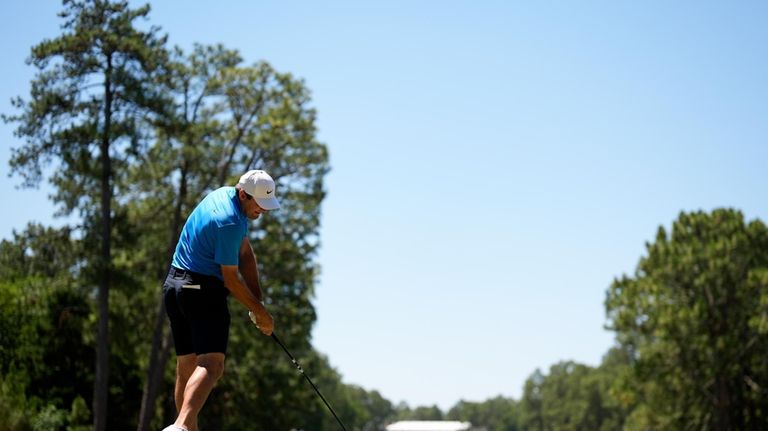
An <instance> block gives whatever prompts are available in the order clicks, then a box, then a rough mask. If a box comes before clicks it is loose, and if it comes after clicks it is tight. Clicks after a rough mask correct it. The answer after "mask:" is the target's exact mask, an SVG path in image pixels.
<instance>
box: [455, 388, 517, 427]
mask: <svg viewBox="0 0 768 431" xmlns="http://www.w3.org/2000/svg"><path fill="white" fill-rule="evenodd" d="M519 414H520V408H519V406H518V403H517V402H516V401H515V400H513V399H511V398H504V397H502V396H498V397H495V398H490V399H488V400H486V401H484V402H481V403H473V402H468V401H463V400H462V401H459V402H458V403H456V405H455V406H453V407H452V408H451V409H450V410H449V411H448V414H447V415H446V419H447V420H456V421H463V422H471V423H472V424H473V425H474V426H482V427H485V428H486V429H487V430H488V431H519V430H522V428H521V427H520V425H519V423H520V419H519Z"/></svg>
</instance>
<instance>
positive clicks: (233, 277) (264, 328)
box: [221, 265, 274, 335]
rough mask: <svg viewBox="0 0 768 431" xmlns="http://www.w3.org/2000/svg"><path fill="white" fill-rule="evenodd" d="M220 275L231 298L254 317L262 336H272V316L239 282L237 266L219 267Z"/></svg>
mask: <svg viewBox="0 0 768 431" xmlns="http://www.w3.org/2000/svg"><path fill="white" fill-rule="evenodd" d="M221 275H222V276H223V277H224V286H226V287H227V289H229V291H230V292H231V293H232V296H234V297H235V299H237V300H238V301H240V302H241V303H242V304H243V305H245V306H246V307H247V308H248V310H250V311H251V312H252V313H253V314H254V315H255V316H256V322H257V325H258V327H259V329H260V330H261V332H263V333H264V335H272V329H273V328H274V321H273V320H272V316H271V315H270V314H269V312H267V309H266V308H264V305H263V304H262V303H261V301H260V300H259V299H257V298H256V296H254V294H253V292H251V290H250V289H249V288H248V287H246V285H245V284H243V282H242V281H240V277H239V276H238V272H237V266H235V265H221Z"/></svg>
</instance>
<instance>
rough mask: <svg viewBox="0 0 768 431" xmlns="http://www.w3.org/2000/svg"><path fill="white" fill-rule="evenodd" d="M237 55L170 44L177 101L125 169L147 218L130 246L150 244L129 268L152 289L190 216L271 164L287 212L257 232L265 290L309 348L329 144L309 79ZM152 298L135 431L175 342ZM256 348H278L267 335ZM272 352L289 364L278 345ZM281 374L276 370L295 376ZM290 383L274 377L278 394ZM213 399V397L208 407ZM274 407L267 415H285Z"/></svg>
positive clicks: (133, 218)
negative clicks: (320, 136)
mask: <svg viewBox="0 0 768 431" xmlns="http://www.w3.org/2000/svg"><path fill="white" fill-rule="evenodd" d="M242 62H243V60H242V58H241V57H240V55H239V53H238V52H237V51H234V50H229V49H226V48H224V47H223V46H221V45H217V46H200V45H197V46H195V48H194V50H193V52H192V53H191V54H189V55H185V54H184V53H183V52H182V50H181V49H178V48H177V49H176V50H175V53H174V56H173V61H172V63H171V67H170V72H171V73H170V74H169V82H168V87H167V89H168V92H169V93H168V96H167V97H169V99H171V100H173V103H172V104H170V105H169V106H170V107H171V109H169V111H168V112H167V115H166V116H165V117H163V118H161V119H158V121H157V123H156V128H155V132H154V136H155V137H156V139H155V141H154V142H153V143H152V144H151V145H150V146H149V147H148V148H147V149H146V151H142V152H141V154H142V155H143V156H142V157H141V158H140V160H139V161H138V162H137V163H135V164H133V165H131V166H130V167H129V171H128V175H127V179H128V181H127V184H130V188H129V189H126V193H125V194H124V196H125V197H126V204H125V205H126V208H127V210H128V220H127V223H128V224H130V225H133V226H141V237H140V238H139V239H138V241H139V243H138V244H137V245H136V247H135V249H139V250H143V253H142V255H140V256H137V255H135V254H134V255H133V256H132V257H131V258H130V259H129V260H130V268H126V272H130V273H132V274H150V275H151V276H150V277H149V278H145V279H144V281H143V284H144V285H150V286H153V288H154V289H155V290H154V291H157V290H156V286H157V278H162V277H164V274H165V271H167V269H168V264H169V262H170V258H171V255H172V253H173V250H174V249H175V245H176V241H177V240H178V236H179V232H180V231H181V228H182V226H183V223H184V221H185V218H186V214H188V213H189V212H190V211H191V210H192V208H194V206H195V205H197V203H198V202H199V200H200V199H201V198H202V197H203V196H204V195H205V194H206V193H208V192H210V191H211V190H212V189H214V188H218V187H220V186H223V185H232V184H234V183H235V182H236V180H237V178H238V177H239V176H240V175H241V174H242V173H244V172H245V171H247V170H249V169H253V168H265V169H267V170H269V172H270V174H272V176H273V177H274V178H275V180H276V181H277V183H278V193H280V199H281V204H282V209H281V210H280V211H277V212H274V213H271V214H269V216H268V217H263V218H262V219H260V220H259V222H258V224H257V225H256V226H255V227H254V228H252V229H251V232H250V233H251V239H252V240H254V241H255V243H254V250H255V251H256V254H257V256H259V260H258V262H259V265H260V274H261V276H262V287H263V288H264V290H265V297H266V298H267V300H268V301H269V302H270V304H269V306H270V308H271V309H272V310H277V311H275V312H274V314H275V315H276V317H278V318H280V321H279V323H282V324H283V326H281V327H280V332H281V334H290V335H291V336H292V337H291V340H294V339H296V340H297V346H298V347H297V350H298V351H300V352H306V353H309V352H311V346H310V345H309V331H310V329H311V326H312V324H313V323H314V320H315V314H314V309H313V307H312V304H311V302H310V299H311V298H312V295H313V292H314V290H313V286H314V282H315V277H316V274H317V267H316V264H315V263H314V260H313V259H314V256H315V254H316V251H317V248H318V246H319V236H318V228H319V214H320V212H319V211H320V202H321V201H322V199H323V197H324V194H325V192H324V190H323V177H324V175H325V174H326V173H327V172H328V155H327V148H326V147H325V145H323V144H322V143H319V142H318V141H317V140H316V137H315V125H314V122H315V116H316V114H315V111H314V109H312V108H311V107H309V102H310V98H309V91H308V90H307V88H306V87H305V85H304V83H303V82H302V81H301V80H297V79H295V78H293V77H292V76H291V75H290V74H287V73H280V72H278V71H276V70H274V69H273V68H272V67H271V66H270V65H269V64H268V63H266V62H258V63H256V64H254V65H251V66H244V65H242ZM169 209H170V211H169ZM152 277H157V278H155V279H152ZM150 299H151V300H152V301H153V303H152V304H147V306H150V307H154V308H155V310H156V314H155V321H154V337H153V343H152V347H151V350H150V351H149V352H148V353H149V354H148V356H149V362H148V367H147V379H146V384H145V389H144V396H143V401H142V407H141V414H140V421H139V429H140V430H143V429H148V428H150V427H151V425H150V424H151V421H152V419H153V418H155V417H156V415H155V414H154V411H155V406H156V401H155V400H156V394H157V392H158V389H159V387H160V385H161V380H162V376H163V373H162V371H163V370H164V369H165V368H166V365H167V362H168V361H167V359H168V357H169V353H170V348H171V340H170V334H169V333H168V331H167V330H165V327H166V325H165V323H166V316H165V312H164V309H163V307H162V302H161V298H160V296H159V295H153V296H151V297H150ZM246 321H247V319H246ZM246 323H247V322H246ZM240 325H241V323H239V322H238V321H236V320H234V319H233V329H232V332H231V336H232V339H235V338H236V337H239V335H238V333H239V332H240V331H252V329H253V328H252V326H250V325H247V324H245V325H242V326H240ZM246 346H247V347H249V348H252V347H253V345H246ZM230 348H231V349H232V351H231V353H232V355H228V356H230V357H233V356H235V355H236V351H235V350H234V349H237V348H238V347H236V343H234V342H233V343H231V344H230ZM259 349H266V350H270V349H273V346H272V344H271V343H269V342H268V341H267V342H264V341H261V343H260V345H259ZM274 353H277V354H278V355H277V356H275V358H276V360H278V361H281V362H282V361H283V359H282V357H280V356H279V354H281V353H280V352H277V351H275V352H274ZM253 359H254V360H256V359H255V358H253ZM259 360H264V358H260V359H259ZM233 362H234V361H231V360H228V367H227V368H228V370H230V371H234V370H236V368H233V366H232V365H229V364H231V363H233ZM244 365H245V366H248V367H250V366H251V365H253V364H250V363H246V364H244ZM274 371H275V370H270V369H261V371H260V372H267V373H270V372H274ZM285 371H286V372H289V370H288V369H286V370H285ZM278 375H280V376H281V377H280V378H281V379H285V378H287V376H288V375H287V374H282V373H279V374H278ZM265 381H270V379H266V380H265ZM278 382H281V381H280V380H278ZM278 382H276V383H278ZM240 383H241V385H242V382H240ZM282 383H284V381H282ZM226 385H227V381H226V380H225V381H223V382H222V385H221V386H220V388H222V390H227V389H230V388H228V387H227V386H226ZM284 387H286V386H280V384H276V385H275V388H280V389H279V391H283V390H284ZM255 401H261V402H263V401H262V400H261V399H257V400H255ZM217 402H218V401H217V398H216V397H215V396H214V397H212V400H211V401H210V402H209V403H208V404H207V406H215V405H216V403H217ZM273 410H274V409H273V408H272V409H271V410H270V409H266V410H265V411H273ZM272 416H273V417H271V418H266V417H265V418H264V420H277V419H280V418H279V417H274V415H272ZM289 417H290V416H289ZM225 419H227V420H236V419H239V417H238V416H237V415H228V416H227V418H225ZM252 419H253V418H252ZM216 426H217V427H218V426H225V425H221V424H220V425H216Z"/></svg>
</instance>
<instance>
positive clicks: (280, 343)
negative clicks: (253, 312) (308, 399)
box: [272, 332, 347, 431]
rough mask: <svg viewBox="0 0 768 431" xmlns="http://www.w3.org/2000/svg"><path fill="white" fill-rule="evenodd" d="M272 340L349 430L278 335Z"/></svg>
mask: <svg viewBox="0 0 768 431" xmlns="http://www.w3.org/2000/svg"><path fill="white" fill-rule="evenodd" d="M272 339H273V340H275V342H276V343H277V344H279V345H280V347H282V348H283V350H284V351H285V354H286V355H288V357H289V358H291V362H293V365H294V366H296V369H297V370H299V372H300V373H301V375H302V376H304V378H305V379H307V381H308V382H309V384H310V385H312V389H314V390H315V392H317V395H319V396H320V399H322V400H323V402H324V403H325V406H326V407H328V410H330V411H331V414H332V415H333V417H334V418H336V421H337V422H338V423H339V425H340V426H341V429H343V430H344V431H347V428H346V427H345V426H344V424H343V423H342V422H341V419H339V416H338V415H336V412H335V411H333V408H332V407H331V405H330V404H328V401H326V400H325V397H324V396H323V394H321V393H320V391H319V390H318V389H317V386H315V384H314V383H312V380H311V379H310V378H309V376H307V374H306V373H304V369H303V368H301V365H299V362H298V361H297V360H296V358H294V357H293V355H291V352H289V351H288V349H286V348H285V345H284V344H283V343H282V342H281V341H280V339H279V338H277V335H275V333H274V332H273V333H272Z"/></svg>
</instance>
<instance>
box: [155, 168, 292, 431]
mask: <svg viewBox="0 0 768 431" xmlns="http://www.w3.org/2000/svg"><path fill="white" fill-rule="evenodd" d="M278 208H280V204H279V203H278V202H277V199H276V198H275V182H274V180H272V177H270V176H269V175H268V174H267V173H266V172H264V171H260V170H253V171H248V172H246V173H245V175H243V176H242V177H240V181H238V183H237V185H235V186H234V187H222V188H220V189H218V190H215V191H213V192H211V193H210V194H208V195H207V196H206V197H205V198H204V199H203V200H202V201H201V202H200V204H198V205H197V207H196V208H195V209H194V211H192V214H190V215H189V218H188V219H187V222H186V224H184V229H183V230H182V231H181V236H180V238H179V243H178V244H177V246H176V252H175V253H174V255H173V262H172V263H171V268H170V271H169V272H168V277H167V278H166V280H165V283H164V284H163V298H164V301H165V310H166V312H167V313H168V318H169V319H170V321H171V332H172V333H173V341H174V343H175V346H176V388H175V392H174V395H175V397H176V409H177V410H178V416H177V418H176V422H175V423H174V424H173V425H170V426H168V427H167V428H165V430H163V431H178V430H188V431H197V415H198V413H200V410H201V409H202V407H203V404H204V403H205V400H206V399H207V398H208V394H210V392H211V389H213V386H214V385H215V384H216V381H217V380H218V379H219V378H220V377H221V376H222V374H223V372H224V357H225V355H226V353H227V342H228V339H229V309H228V307H227V296H228V295H229V294H230V293H231V294H232V296H234V297H235V298H236V299H237V300H238V301H240V303H242V304H243V305H245V306H246V308H248V310H249V311H250V313H252V319H253V320H254V321H255V323H256V324H257V326H258V327H259V329H260V330H261V332H263V333H264V334H265V335H270V334H272V328H273V325H274V323H273V321H272V316H271V315H270V314H269V313H268V312H267V310H266V309H265V308H264V305H263V303H262V295H261V287H260V286H259V272H258V269H257V268H256V257H255V256H254V254H253V250H252V249H251V244H250V242H249V241H248V220H249V219H250V220H255V219H257V218H259V216H260V215H262V214H264V213H266V212H267V211H271V210H275V209H278ZM238 274H239V275H240V276H242V279H241V278H240V277H239V275H238Z"/></svg>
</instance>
